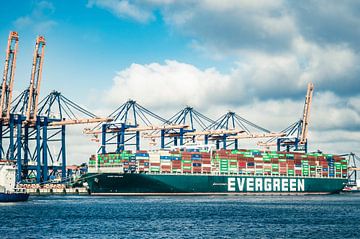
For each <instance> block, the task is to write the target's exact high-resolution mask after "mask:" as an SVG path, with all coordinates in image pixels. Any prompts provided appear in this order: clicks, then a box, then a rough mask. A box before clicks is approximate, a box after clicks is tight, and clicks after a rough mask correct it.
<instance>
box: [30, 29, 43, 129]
mask: <svg viewBox="0 0 360 239" xmlns="http://www.w3.org/2000/svg"><path fill="white" fill-rule="evenodd" d="M44 51H45V38H44V37H43V36H38V37H37V39H36V44H35V51H34V58H33V63H32V68H31V78H30V86H29V97H28V105H27V110H26V120H27V121H28V122H30V121H34V120H36V116H37V107H38V102H39V95H40V84H41V76H42V66H43V61H44Z"/></svg>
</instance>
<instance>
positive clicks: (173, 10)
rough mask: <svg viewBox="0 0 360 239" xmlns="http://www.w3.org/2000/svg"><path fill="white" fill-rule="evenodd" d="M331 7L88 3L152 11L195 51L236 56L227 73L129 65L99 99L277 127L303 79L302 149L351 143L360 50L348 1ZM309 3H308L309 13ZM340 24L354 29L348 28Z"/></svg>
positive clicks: (230, 0) (145, 17) (294, 111)
mask: <svg viewBox="0 0 360 239" xmlns="http://www.w3.org/2000/svg"><path fill="white" fill-rule="evenodd" d="M307 3H309V6H307ZM119 5H124V6H126V7H119ZM338 5H339V4H338V3H336V1H330V3H328V1H326V2H324V1H322V3H321V4H317V3H316V2H313V1H307V2H305V3H302V2H299V3H296V4H294V3H292V2H289V1H281V0H271V1H265V0H264V1H263V0H261V1H247V0H224V1H211V0H200V1H192V0H184V1H172V0H147V1H132V2H130V1H115V0H114V1H113V0H106V1H95V0H94V1H89V6H98V7H101V8H104V9H106V10H108V11H111V12H112V13H113V14H114V15H116V16H117V17H122V18H123V17H125V18H133V19H134V20H136V21H139V22H142V23H144V22H149V21H152V20H154V19H155V14H154V11H155V10H156V11H159V12H160V13H161V14H162V17H163V19H164V21H165V23H166V24H167V26H168V27H169V28H171V29H172V30H175V31H177V32H180V33H182V34H184V35H185V36H188V37H190V38H191V39H190V42H191V46H193V48H194V49H195V50H196V51H197V52H198V53H199V52H201V53H205V56H206V57H211V58H212V59H217V60H223V59H229V58H230V57H231V58H230V59H234V58H235V60H234V65H235V66H234V67H233V69H229V71H228V72H227V73H220V72H219V71H217V70H216V68H208V69H199V68H197V67H196V66H193V65H190V64H187V63H181V62H178V61H176V60H168V61H165V63H150V64H146V65H140V64H135V63H134V64H132V65H131V66H129V67H128V68H127V69H123V70H121V71H120V72H118V73H117V75H116V76H115V78H114V82H113V85H112V86H111V87H110V88H109V90H107V91H106V92H104V95H107V96H108V97H107V98H106V101H105V102H104V105H106V107H110V108H112V107H113V108H115V106H118V105H119V104H122V103H124V102H125V101H126V100H127V99H129V98H132V99H135V100H137V101H138V102H139V103H140V104H142V105H144V106H146V107H148V108H149V109H151V110H154V111H155V113H158V114H160V115H162V116H164V117H165V118H166V117H167V116H171V115H173V114H174V113H175V112H176V110H177V109H178V110H179V109H181V108H182V107H184V106H185V105H191V106H194V107H195V108H197V109H199V110H200V111H201V112H204V113H205V114H206V115H209V116H210V117H212V118H213V119H216V118H218V117H219V116H220V115H222V114H224V113H226V110H233V111H236V112H237V113H239V114H240V115H241V116H243V117H244V118H246V119H249V120H250V121H253V122H255V123H257V124H259V125H261V126H263V127H265V128H268V129H271V130H274V131H278V130H281V129H283V128H285V127H286V126H288V125H290V124H291V123H294V122H295V121H297V120H299V119H300V117H301V114H302V108H303V102H304V95H305V92H306V84H307V83H308V82H314V83H315V95H314V101H313V107H312V110H311V114H310V131H309V137H310V143H311V144H310V149H311V150H317V149H318V148H319V149H323V150H326V151H329V152H336V153H343V152H348V151H351V150H357V149H359V148H360V143H359V142H360V141H359V135H360V134H359V133H360V129H359V125H360V110H359V107H358V106H359V104H360V95H359V92H360V84H359V83H358V79H357V78H358V75H359V73H360V68H359V64H358V62H359V60H360V56H359V53H358V50H356V48H354V46H353V44H352V43H351V42H352V41H353V40H354V39H351V36H354V35H355V36H356V34H358V33H357V32H358V30H357V28H356V27H354V26H357V25H358V23H359V21H358V17H357V16H356V14H354V12H353V11H352V10H351V9H352V8H351V7H349V6H350V5H351V3H346V4H345V3H341V4H340V5H341V6H339V8H337V7H336V6H338ZM345 5H346V6H345ZM319 6H321V7H319ZM322 6H324V7H322ZM312 7H315V8H314V9H316V11H314V12H313V13H311V14H308V13H309V11H308V10H310V11H312V9H313V8H312ZM335 9H338V10H339V12H340V13H341V14H340V15H339V14H338V13H339V12H337V11H335ZM349 11H350V14H349V15H347V12H349ZM317 14H319V17H317ZM327 19H330V20H331V22H332V23H333V24H328V22H327ZM337 20H338V22H339V24H336V23H337ZM345 23H346V24H345ZM347 24H350V25H351V26H353V27H352V28H353V29H354V31H353V32H351V33H349V31H348V30H346V26H347ZM327 25H331V27H327ZM355 28H356V29H355ZM314 29H315V30H316V31H315V30H314ZM323 29H326V30H323ZM337 33H339V34H340V36H339V37H338V38H337V37H336V36H337ZM324 36H325V37H324ZM326 36H328V39H329V40H328V41H327V38H326ZM346 37H347V38H346ZM319 39H320V40H319ZM242 145H244V146H245V145H247V144H246V143H244V144H242Z"/></svg>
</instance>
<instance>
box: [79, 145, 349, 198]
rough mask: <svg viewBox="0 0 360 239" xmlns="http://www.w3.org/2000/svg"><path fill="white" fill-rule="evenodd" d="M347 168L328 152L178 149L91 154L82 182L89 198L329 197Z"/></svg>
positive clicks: (343, 180)
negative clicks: (235, 195)
mask: <svg viewBox="0 0 360 239" xmlns="http://www.w3.org/2000/svg"><path fill="white" fill-rule="evenodd" d="M347 170H348V162H347V159H346V158H343V157H341V156H337V155H331V154H323V153H299V152H277V151H261V150H245V149H239V150H224V149H220V150H213V149H212V148H211V147H209V146H204V147H196V148H194V147H190V148H187V147H186V146H183V147H182V148H180V149H179V148H178V149H171V150H157V151H143V150H141V151H135V152H132V151H123V152H121V153H108V154H98V155H97V156H96V155H93V156H91V157H90V160H89V171H88V173H87V174H86V175H84V176H83V180H84V181H86V182H87V186H88V190H89V193H90V194H92V195H217V194H219V195H225V194H331V193H338V192H340V191H341V190H342V189H343V188H344V187H345V185H346V183H347V181H348V180H347V176H348V174H347V173H348V172H347Z"/></svg>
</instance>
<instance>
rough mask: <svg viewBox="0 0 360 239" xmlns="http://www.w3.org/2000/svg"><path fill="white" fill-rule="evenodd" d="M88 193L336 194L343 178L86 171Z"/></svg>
mask: <svg viewBox="0 0 360 239" xmlns="http://www.w3.org/2000/svg"><path fill="white" fill-rule="evenodd" d="M83 180H84V181H86V182H87V183H88V187H89V193H90V194H91V195H119V196H137V195H138V196H144V195H149V196H161V195H164V196H165V195H166V196H169V195H174V196H176V195H192V196H193V195H305V194H334V193H339V192H340V191H341V190H342V189H343V188H344V187H345V185H346V183H347V179H345V178H320V177H319V178H315V177H294V176H254V175H251V176H250V175H249V176H248V175H202V174H199V175H193V174H189V175H183V174H145V173H144V174H138V173H134V174H129V173H126V174H122V173H88V174H86V175H85V176H84V177H83Z"/></svg>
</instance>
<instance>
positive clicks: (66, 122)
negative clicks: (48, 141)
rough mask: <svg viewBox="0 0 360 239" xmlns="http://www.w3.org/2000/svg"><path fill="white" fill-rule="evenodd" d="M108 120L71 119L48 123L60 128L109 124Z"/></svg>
mask: <svg viewBox="0 0 360 239" xmlns="http://www.w3.org/2000/svg"><path fill="white" fill-rule="evenodd" d="M110 121H112V119H110V118H94V119H71V120H62V121H55V122H51V123H49V125H50V126H62V125H71V124H92V123H99V122H110Z"/></svg>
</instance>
